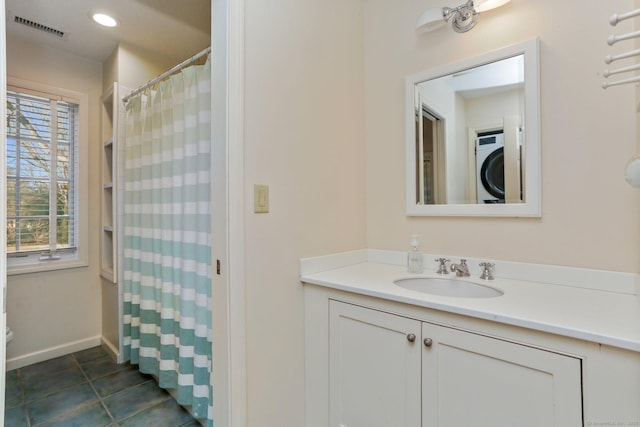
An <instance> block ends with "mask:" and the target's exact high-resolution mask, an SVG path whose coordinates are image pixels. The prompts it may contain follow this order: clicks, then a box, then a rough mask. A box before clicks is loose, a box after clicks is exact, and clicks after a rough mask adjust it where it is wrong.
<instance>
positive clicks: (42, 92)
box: [4, 77, 89, 275]
mask: <svg viewBox="0 0 640 427" xmlns="http://www.w3.org/2000/svg"><path fill="white" fill-rule="evenodd" d="M7 91H11V92H17V93H22V94H25V95H33V96H40V97H45V98H51V99H56V100H59V101H66V102H70V103H73V104H77V105H78V141H77V143H76V145H75V150H76V151H77V153H76V157H77V168H76V169H75V171H74V181H75V182H74V187H75V189H74V190H75V191H74V193H75V194H74V199H75V201H74V204H75V207H74V209H75V219H74V220H75V221H76V222H77V233H76V235H75V242H76V245H75V247H76V249H75V251H68V250H65V249H61V250H60V251H59V252H56V255H60V258H59V259H41V257H40V256H39V252H38V253H35V254H31V255H27V256H12V257H7V274H8V275H14V274H25V273H35V272H40V271H51V270H62V269H68V268H78V267H87V266H88V265H89V260H88V258H89V257H88V242H89V236H88V231H89V227H88V224H89V219H88V206H89V202H88V198H89V182H88V181H89V172H88V171H89V168H88V159H89V96H88V95H87V94H84V93H80V92H76V91H72V90H68V89H62V88H57V87H54V86H50V85H47V84H42V83H36V82H31V81H27V80H22V79H18V78H14V77H7ZM4 162H5V164H6V162H7V159H6V146H5V159H4ZM74 163H75V162H72V164H74ZM5 198H6V189H5ZM6 232H7V231H6V224H5V230H4V233H5V234H6ZM5 250H6V248H5Z"/></svg>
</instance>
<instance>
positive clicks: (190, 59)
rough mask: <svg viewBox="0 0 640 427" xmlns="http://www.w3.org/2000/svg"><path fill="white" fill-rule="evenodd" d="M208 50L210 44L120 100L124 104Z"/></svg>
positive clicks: (205, 53) (209, 50)
mask: <svg viewBox="0 0 640 427" xmlns="http://www.w3.org/2000/svg"><path fill="white" fill-rule="evenodd" d="M209 52H211V46H209V47H207V48H206V49H204V50H202V51H200V52H198V53H196V54H195V55H193V56H192V57H191V58H189V59H187V60H185V61H182V62H181V63H179V64H178V65H176V66H175V67H173V68H172V69H170V70H169V71H165V72H164V73H162V74H160V75H159V76H158V77H156V78H155V79H153V80H149V81H148V82H147V83H145V84H143V85H142V86H140V87H139V88H137V89H134V90H132V91H131V92H129V94H128V95H127V96H125V97H123V98H122V102H124V103H125V104H126V103H127V102H128V101H129V99H131V97H133V96H135V95H137V94H139V93H140V92H142V91H143V90H145V89H147V88H149V87H151V86H153V85H154V84H156V83H158V82H160V81H162V80H164V79H166V78H167V77H169V76H170V75H172V74H174V73H176V72H178V71H180V70H182V69H183V68H185V67H187V66H189V65H191V64H192V63H194V62H195V61H197V60H198V59H199V58H201V57H203V56H205V55H207V54H209Z"/></svg>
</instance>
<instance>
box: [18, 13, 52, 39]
mask: <svg viewBox="0 0 640 427" xmlns="http://www.w3.org/2000/svg"><path fill="white" fill-rule="evenodd" d="M14 22H16V23H18V24H22V25H26V26H27V27H31V28H34V29H36V30H40V31H44V32H45V33H49V34H52V35H54V36H58V37H64V31H60V30H56V29H55V28H51V27H47V26H46V25H42V24H39V23H37V22H34V21H31V20H29V19H25V18H22V17H20V16H16V17H15V18H14Z"/></svg>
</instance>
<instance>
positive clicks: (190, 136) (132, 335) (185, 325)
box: [123, 61, 213, 426]
mask: <svg viewBox="0 0 640 427" xmlns="http://www.w3.org/2000/svg"><path fill="white" fill-rule="evenodd" d="M210 72H211V69H210V62H209V61H207V63H206V64H205V65H200V66H191V67H189V68H186V69H184V70H182V72H180V73H179V74H176V75H174V76H172V77H171V78H170V79H168V80H165V81H164V82H162V83H161V84H160V85H159V87H158V89H157V90H156V91H153V92H151V93H147V94H141V95H138V96H136V97H133V98H132V99H131V100H129V102H128V103H127V108H126V138H125V147H124V168H123V169H124V197H123V205H124V217H123V224H124V225H123V226H124V239H123V248H124V255H123V288H124V297H123V299H124V306H123V309H124V310H123V311H124V333H123V340H124V357H125V360H128V361H130V362H131V363H133V364H138V365H139V369H140V371H141V372H144V373H147V374H153V375H155V376H156V377H157V378H158V382H159V385H160V387H164V388H172V389H175V390H177V400H178V402H179V403H180V404H182V405H189V406H191V407H192V410H193V413H194V416H195V417H196V418H200V419H208V420H209V425H210V426H212V425H213V419H212V407H213V404H212V394H213V391H212V389H211V385H210V384H211V381H210V379H211V369H212V361H211V357H212V354H211V353H212V351H211V230H210V227H211V207H210V204H211V200H210V186H211V157H210V147H211V141H210V138H211V136H210V135H211V127H210V117H211V84H210Z"/></svg>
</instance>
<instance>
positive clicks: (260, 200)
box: [253, 184, 269, 213]
mask: <svg viewBox="0 0 640 427" xmlns="http://www.w3.org/2000/svg"><path fill="white" fill-rule="evenodd" d="M253 211H254V212H255V213H269V186H268V185H261V184H254V185H253Z"/></svg>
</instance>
